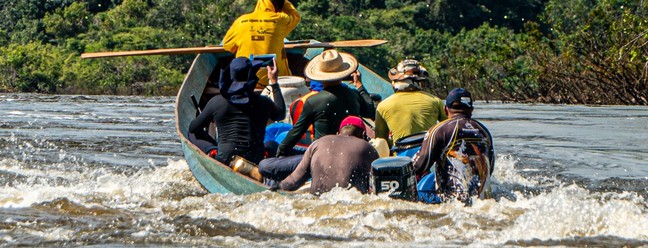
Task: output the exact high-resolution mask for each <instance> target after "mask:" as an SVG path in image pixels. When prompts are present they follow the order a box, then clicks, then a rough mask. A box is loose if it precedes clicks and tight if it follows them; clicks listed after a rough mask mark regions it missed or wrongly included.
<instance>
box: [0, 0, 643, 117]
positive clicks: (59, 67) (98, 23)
mask: <svg viewBox="0 0 648 248" xmlns="http://www.w3.org/2000/svg"><path fill="white" fill-rule="evenodd" d="M291 2H292V3H293V4H294V5H295V6H296V7H297V9H298V10H299V12H300V14H301V15H302V21H301V23H300V24H299V26H298V27H297V28H296V30H295V31H293V32H292V33H291V34H290V36H289V39H291V40H301V39H316V40H320V41H335V40H347V39H370V38H373V39H385V40H388V41H389V42H388V43H387V44H386V45H382V46H379V47H374V48H362V49H353V50H349V52H351V53H353V54H355V55H356V56H357V57H358V59H359V60H360V61H361V62H362V63H363V64H365V65H366V66H368V67H369V68H372V69H373V70H374V71H376V72H377V73H379V74H381V75H383V76H385V75H386V73H387V71H388V70H389V68H391V67H393V66H395V65H396V64H397V63H398V62H399V61H400V60H402V59H405V58H414V59H418V60H419V61H421V62H422V63H423V65H424V66H425V67H426V68H427V69H428V71H429V72H430V85H431V91H432V93H434V94H436V95H438V96H441V97H442V96H445V95H446V94H447V92H448V91H449V90H450V89H451V88H453V87H457V86H462V87H465V88H468V89H469V90H471V91H472V92H473V94H474V95H475V98H477V99H480V100H498V101H505V102H545V103H578V104H628V105H648V89H647V88H646V86H647V78H648V1H636V0H627V1H623V0H572V1H563V0H504V1H474V0H454V1H447V0H425V1H420V0H348V1H329V0H293V1H291ZM255 3H256V0H237V1H213V0H86V1H77V0H48V1H45V0H13V1H1V2H0V91H2V92H41V93H54V94H138V95H140V94H145V95H174V94H175V93H176V90H177V89H178V88H179V86H180V84H181V83H182V79H183V77H184V74H185V73H186V72H187V71H188V69H189V66H190V65H191V62H192V60H193V57H194V56H193V55H160V56H140V57H118V58H103V59H81V58H80V54H81V53H84V52H99V51H124V50H143V49H155V48H174V47H194V46H206V45H218V44H219V43H220V41H221V39H222V37H223V36H224V35H225V32H226V31H227V29H228V28H229V26H230V24H231V23H232V22H233V21H234V19H235V18H236V17H238V16H239V15H241V14H243V13H247V12H250V11H252V9H253V8H254V6H255Z"/></svg>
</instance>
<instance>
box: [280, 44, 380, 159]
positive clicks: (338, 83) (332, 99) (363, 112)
mask: <svg viewBox="0 0 648 248" xmlns="http://www.w3.org/2000/svg"><path fill="white" fill-rule="evenodd" d="M357 68H358V62H357V60H356V58H355V57H353V55H351V54H348V53H341V52H338V51H336V50H326V51H324V52H322V53H321V54H319V55H317V56H315V57H314V58H313V59H312V60H311V61H310V62H309V63H308V65H306V69H305V71H304V74H305V76H306V77H308V78H309V79H310V80H315V81H318V82H321V83H322V84H323V85H324V88H323V89H322V91H320V92H319V93H317V94H315V95H313V96H311V97H309V98H308V99H306V102H305V103H304V106H303V108H302V113H301V115H300V116H299V119H297V122H295V124H294V125H293V127H292V128H291V129H290V131H289V132H288V135H286V138H285V139H284V140H283V141H282V142H281V144H280V145H279V150H278V152H277V155H279V156H282V155H289V153H288V152H289V151H290V150H292V147H293V146H295V144H297V142H298V141H299V139H300V138H301V137H302V135H304V133H306V131H307V130H308V127H309V126H310V125H313V129H314V133H315V139H318V138H320V137H322V136H324V135H329V134H335V133H336V132H337V127H338V126H339V125H340V123H341V122H342V120H343V119H344V118H346V117H347V116H349V115H355V116H364V117H367V118H374V117H375V113H376V110H375V107H374V105H373V101H372V100H371V97H370V96H369V93H368V92H367V90H366V89H365V88H364V86H362V82H361V81H360V79H359V77H357V78H356V79H357V81H356V82H354V83H355V84H356V85H357V91H356V90H353V89H351V88H349V87H345V86H343V85H342V79H344V78H346V77H348V76H349V75H352V74H355V71H356V70H357Z"/></svg>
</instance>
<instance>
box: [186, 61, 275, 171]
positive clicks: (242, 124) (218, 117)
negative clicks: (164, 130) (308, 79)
mask: <svg viewBox="0 0 648 248" xmlns="http://www.w3.org/2000/svg"><path fill="white" fill-rule="evenodd" d="M274 63H275V61H274V60H273V64H274ZM274 65H276V64H274ZM260 67H261V62H257V61H250V60H249V59H247V58H245V57H239V58H236V59H234V60H232V62H231V63H230V64H229V66H228V67H227V68H225V69H223V70H221V74H220V75H221V76H220V80H219V85H220V95H217V96H215V97H213V98H212V99H210V100H209V102H208V103H207V105H206V106H205V108H204V110H203V111H202V112H201V113H200V115H198V117H196V119H194V120H193V121H191V124H190V125H189V133H190V136H192V135H194V136H195V138H196V139H197V140H194V141H192V142H193V143H194V144H196V145H197V146H199V147H200V148H201V149H202V150H203V152H205V153H207V154H210V156H212V157H214V158H215V159H216V160H218V161H219V162H221V163H224V164H229V162H230V160H231V159H232V157H233V156H234V155H238V156H241V157H243V158H245V159H247V160H249V161H251V162H253V163H259V162H260V161H261V160H262V159H263V158H264V143H263V138H264V136H265V127H266V124H267V122H268V120H269V119H271V120H275V121H279V120H283V119H284V118H285V115H286V110H285V108H286V106H285V104H284V102H283V97H282V95H281V89H280V88H279V84H277V77H278V74H277V67H276V66H272V67H271V66H268V67H267V70H268V78H270V86H271V87H272V88H273V91H272V92H273V97H274V99H276V101H274V102H273V101H272V100H271V99H270V98H268V97H266V96H261V95H259V94H255V93H253V92H254V88H255V86H256V84H257V82H258V80H259V79H258V78H257V76H256V72H257V70H259V68H260ZM211 122H214V123H216V129H217V133H218V142H217V145H215V144H214V143H210V142H209V141H210V140H204V139H202V138H205V137H204V136H203V135H196V134H202V133H204V132H205V131H204V129H205V128H207V127H208V126H209V124H210V123H211ZM212 142H213V141H212ZM214 148H216V149H214Z"/></svg>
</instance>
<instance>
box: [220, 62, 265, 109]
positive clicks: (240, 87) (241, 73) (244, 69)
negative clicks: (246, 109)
mask: <svg viewBox="0 0 648 248" xmlns="http://www.w3.org/2000/svg"><path fill="white" fill-rule="evenodd" d="M260 67H261V64H260V63H259V62H254V63H253V62H252V61H250V60H249V59H248V58H246V57H238V58H235V59H233V60H232V62H230V64H229V66H228V68H225V69H224V70H222V71H221V76H220V80H219V82H218V84H219V86H220V93H221V94H222V95H223V97H225V98H226V99H227V100H228V101H230V102H231V103H247V102H248V100H249V99H248V96H249V94H252V92H253V91H254V88H255V86H256V84H257V83H258V82H259V78H258V77H257V76H256V72H257V71H258V70H259V68H260Z"/></svg>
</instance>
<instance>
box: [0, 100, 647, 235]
mask: <svg viewBox="0 0 648 248" xmlns="http://www.w3.org/2000/svg"><path fill="white" fill-rule="evenodd" d="M173 108H174V98H173V97H132V96H66V95H33V94H0V115H1V116H2V118H1V119H0V246H11V247H13V246H93V247H114V246H137V247H142V246H146V247H176V246H198V247H200V246H225V247H232V246H234V247H241V246H242V247H250V246H252V247H267V246H271V247H277V246H279V247H289V246H306V247H430V246H477V247H484V246H487V247H501V246H553V245H558V246H628V247H634V246H647V245H648V231H647V230H648V200H647V199H648V198H647V197H648V192H647V191H648V142H647V140H648V131H647V130H648V107H630V106H602V107H593V106H581V105H575V106H574V105H528V104H501V103H484V102H478V103H477V104H476V110H475V115H474V117H475V118H477V119H479V120H482V121H483V122H484V123H485V124H486V125H487V126H488V127H489V128H490V130H491V132H492V134H493V136H494V140H495V145H496V152H497V154H498V156H497V161H496V165H495V172H494V178H493V181H494V184H493V190H494V198H493V199H486V200H476V201H475V202H474V204H473V205H472V206H470V207H464V206H463V205H462V204H460V203H448V204H444V205H428V204H421V203H412V202H405V201H399V200H393V199H390V198H388V197H386V196H384V195H377V196H376V195H361V194H359V193H358V192H357V191H354V190H343V189H335V190H334V191H332V192H329V193H326V194H324V195H322V196H320V197H315V196H312V195H280V194H277V193H274V192H262V193H257V194H252V195H231V194H224V195H223V194H208V193H207V192H206V191H205V190H204V189H202V188H201V186H200V185H199V184H198V183H197V181H196V180H195V179H194V178H193V176H192V174H191V172H190V171H189V169H188V167H187V164H186V162H185V160H184V158H183V155H182V151H181V146H180V143H179V139H178V138H177V135H176V133H175V127H174V120H173Z"/></svg>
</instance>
